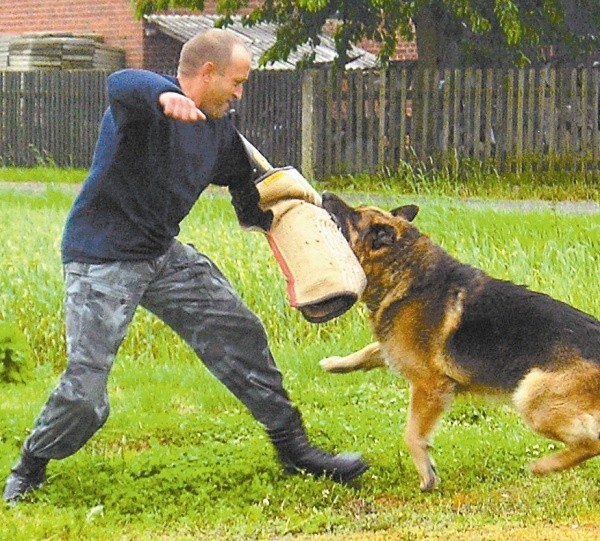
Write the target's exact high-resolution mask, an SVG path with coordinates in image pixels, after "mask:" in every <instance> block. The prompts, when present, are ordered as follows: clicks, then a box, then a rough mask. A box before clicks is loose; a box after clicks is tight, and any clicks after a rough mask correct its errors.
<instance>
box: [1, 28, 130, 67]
mask: <svg viewBox="0 0 600 541" xmlns="http://www.w3.org/2000/svg"><path fill="white" fill-rule="evenodd" d="M5 49H6V47H5ZM2 53H3V45H2V42H0V69H8V70H13V71H33V70H44V69H59V70H90V69H97V70H107V71H114V70H116V69H120V68H122V67H124V66H125V53H124V51H123V50H122V49H119V48H117V47H111V46H108V45H106V44H105V43H103V39H102V37H100V36H97V35H93V34H71V33H60V34H57V33H32V34H24V35H21V36H16V37H12V38H10V39H9V40H8V54H6V56H5V58H6V61H5V62H4V63H3V61H2ZM3 66H4V67H3Z"/></svg>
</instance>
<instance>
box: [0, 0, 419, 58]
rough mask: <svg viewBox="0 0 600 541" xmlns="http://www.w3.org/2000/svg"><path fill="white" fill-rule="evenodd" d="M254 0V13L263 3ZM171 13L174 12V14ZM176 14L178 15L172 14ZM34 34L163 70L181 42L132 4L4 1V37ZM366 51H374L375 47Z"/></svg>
mask: <svg viewBox="0 0 600 541" xmlns="http://www.w3.org/2000/svg"><path fill="white" fill-rule="evenodd" d="M260 3H261V1H260V0H250V1H249V2H248V9H252V8H254V7H256V6H257V5H260ZM215 4H216V0H206V1H205V9H204V12H203V13H204V14H210V13H214V6H215ZM170 13H171V12H170ZM172 13H175V12H172ZM32 32H52V33H60V32H63V33H65V32H69V33H73V34H94V35H97V36H100V37H102V39H103V42H104V43H105V44H106V45H108V46H111V47H117V48H120V49H122V50H123V51H124V52H125V64H126V65H127V66H128V67H143V68H147V69H157V68H160V67H163V66H164V65H167V64H172V62H173V58H177V56H178V53H179V50H180V48H181V41H179V40H178V39H175V38H173V37H172V36H168V35H165V34H164V33H163V32H160V31H159V32H157V31H156V28H155V27H150V28H149V25H148V23H147V21H145V20H144V19H142V20H140V19H137V18H136V17H135V15H134V12H133V7H132V5H131V1H130V0H52V1H48V0H19V1H18V2H8V1H3V2H0V38H2V37H3V38H5V39H6V38H8V37H11V36H20V35H23V34H27V33H32ZM363 49H366V50H367V51H373V47H372V45H371V44H369V43H365V44H364V46H363ZM395 59H397V60H415V59H416V45H415V44H414V43H411V44H407V43H400V44H399V46H398V54H397V55H396V57H395Z"/></svg>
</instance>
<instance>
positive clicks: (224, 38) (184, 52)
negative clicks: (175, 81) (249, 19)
mask: <svg viewBox="0 0 600 541" xmlns="http://www.w3.org/2000/svg"><path fill="white" fill-rule="evenodd" d="M236 46H241V47H243V48H244V49H245V50H246V51H247V52H248V54H250V49H249V48H248V46H247V45H246V43H245V42H244V41H243V39H242V38H241V37H240V36H238V35H237V34H235V33H234V32H231V31H229V30H224V29H222V28H211V29H209V30H206V31H204V32H202V33H200V34H197V35H196V36H194V37H193V38H191V39H190V40H188V41H187V42H186V43H184V45H183V47H182V49H181V54H180V55H179V65H178V67H177V75H183V76H184V77H193V76H194V75H196V74H197V73H198V70H199V69H200V68H201V67H202V66H203V65H204V64H205V63H206V62H212V63H214V64H215V66H216V67H217V69H218V70H219V71H221V70H224V69H225V67H226V66H227V63H228V62H229V60H230V58H231V54H232V51H233V49H234V48H235V47H236Z"/></svg>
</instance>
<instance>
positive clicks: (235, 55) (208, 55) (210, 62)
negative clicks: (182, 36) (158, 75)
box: [177, 28, 252, 118]
mask: <svg viewBox="0 0 600 541" xmlns="http://www.w3.org/2000/svg"><path fill="white" fill-rule="evenodd" d="M251 62H252V58H251V54H250V50H249V49H248V47H247V46H246V44H245V43H244V41H243V40H242V39H241V38H240V37H238V36H237V35H236V34H234V33H233V32H230V31H228V30H223V29H220V28H211V29H210V30H207V31H206V32H203V33H201V34H198V35H197V36H195V37H193V38H192V39H190V40H189V41H188V42H186V43H185V44H184V46H183V48H182V49H181V55H180V57H179V67H178V70H177V78H178V79H179V82H180V84H181V88H182V90H183V92H184V93H185V95H186V96H187V97H188V98H190V99H192V100H193V101H194V103H195V104H196V106H197V107H198V109H200V110H201V111H202V112H203V113H204V114H205V115H206V116H207V117H209V118H220V117H222V116H223V115H224V114H225V113H226V112H227V111H228V110H229V108H230V102H231V101H234V100H239V99H241V97H242V92H243V85H244V83H245V82H246V81H247V80H248V76H249V75H250V68H251Z"/></svg>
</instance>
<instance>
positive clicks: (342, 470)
mask: <svg viewBox="0 0 600 541" xmlns="http://www.w3.org/2000/svg"><path fill="white" fill-rule="evenodd" d="M267 432H268V434H269V438H270V439H271V441H272V442H273V445H274V446H275V449H277V454H278V455H279V460H280V461H281V464H282V465H283V468H284V471H285V472H286V473H300V472H306V473H310V474H311V475H314V476H315V477H320V476H325V477H330V478H331V479H333V480H334V481H336V482H338V483H348V482H350V481H352V479H355V478H356V477H358V476H359V475H362V474H363V473H364V472H366V471H367V470H368V469H369V465H368V464H367V463H366V462H365V461H364V460H362V458H361V456H360V454H359V453H341V454H339V455H332V454H330V453H327V452H325V451H323V450H321V449H319V448H318V447H314V446H313V445H311V444H310V443H309V442H308V439H307V437H306V432H305V431H304V428H303V427H302V424H301V421H300V420H299V419H298V420H297V421H296V422H293V423H291V424H290V426H288V427H286V428H282V429H279V430H268V431H267Z"/></svg>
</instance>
